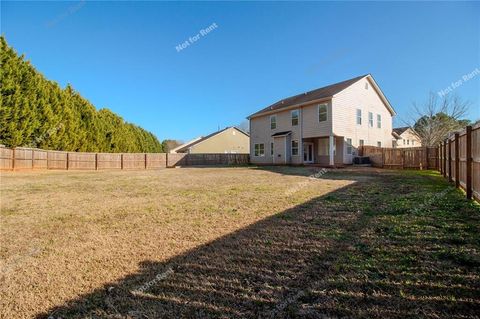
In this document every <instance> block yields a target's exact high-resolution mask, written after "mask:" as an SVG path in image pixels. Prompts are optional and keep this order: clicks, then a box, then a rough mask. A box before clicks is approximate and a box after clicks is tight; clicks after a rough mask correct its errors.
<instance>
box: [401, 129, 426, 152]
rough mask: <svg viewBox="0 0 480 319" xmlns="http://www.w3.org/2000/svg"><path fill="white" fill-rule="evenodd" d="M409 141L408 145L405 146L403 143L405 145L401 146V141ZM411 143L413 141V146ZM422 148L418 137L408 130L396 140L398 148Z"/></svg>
mask: <svg viewBox="0 0 480 319" xmlns="http://www.w3.org/2000/svg"><path fill="white" fill-rule="evenodd" d="M404 140H405V141H406V140H409V141H410V143H409V144H407V143H406V142H405V145H404V144H403V141H404ZM412 141H415V144H412ZM420 146H422V142H421V141H420V139H419V138H418V136H417V135H416V134H415V133H413V132H412V131H411V130H410V129H408V130H406V131H405V132H403V133H402V134H401V135H400V139H398V140H397V147H398V148H405V147H420Z"/></svg>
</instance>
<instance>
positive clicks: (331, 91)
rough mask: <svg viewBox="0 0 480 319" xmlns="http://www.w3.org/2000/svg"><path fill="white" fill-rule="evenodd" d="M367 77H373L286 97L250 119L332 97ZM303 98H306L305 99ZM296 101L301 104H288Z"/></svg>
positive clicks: (349, 80)
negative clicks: (276, 110) (313, 96)
mask: <svg viewBox="0 0 480 319" xmlns="http://www.w3.org/2000/svg"><path fill="white" fill-rule="evenodd" d="M366 76H371V75H370V73H368V74H365V75H360V76H357V77H354V78H350V79H348V80H344V81H340V82H336V83H332V84H329V85H326V86H323V87H320V88H317V89H313V90H310V91H305V92H303V93H299V94H296V95H292V96H289V97H286V98H284V99H281V100H278V101H277V102H275V103H273V104H271V105H269V106H267V107H266V108H263V109H262V110H260V111H258V112H255V113H253V114H251V115H250V116H249V117H251V116H254V115H259V114H262V113H265V112H268V111H273V110H275V109H281V108H284V107H288V106H292V105H295V104H301V103H306V102H309V101H313V100H316V99H320V98H328V97H332V96H333V95H335V94H336V93H338V92H340V91H342V90H343V89H345V88H346V87H348V86H350V85H352V84H353V83H355V82H357V81H358V80H360V79H363V78H364V77H366ZM337 87H338V89H337ZM322 92H323V94H322ZM315 94H319V96H317V97H315V98H309V96H312V95H315ZM303 97H305V98H303ZM302 98H303V99H302ZM295 100H300V101H299V102H300V103H290V104H289V103H288V102H289V101H295Z"/></svg>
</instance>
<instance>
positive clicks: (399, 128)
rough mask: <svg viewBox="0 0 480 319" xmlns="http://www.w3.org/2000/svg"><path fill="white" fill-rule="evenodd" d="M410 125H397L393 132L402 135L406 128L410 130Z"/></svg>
mask: <svg viewBox="0 0 480 319" xmlns="http://www.w3.org/2000/svg"><path fill="white" fill-rule="evenodd" d="M409 128H410V127H409V126H404V127H396V128H394V129H393V132H394V133H395V134H398V135H402V134H403V133H404V132H405V131H406V130H408V129H409Z"/></svg>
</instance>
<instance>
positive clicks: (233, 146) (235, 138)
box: [189, 127, 250, 154]
mask: <svg viewBox="0 0 480 319" xmlns="http://www.w3.org/2000/svg"><path fill="white" fill-rule="evenodd" d="M249 140H250V139H249V137H248V136H247V135H245V134H244V133H242V132H240V131H239V130H237V129H236V128H233V127H231V128H229V129H227V130H225V131H223V132H221V133H219V134H216V135H214V136H212V137H210V138H208V139H206V140H204V141H202V142H200V143H198V144H195V145H193V146H192V147H190V150H189V152H190V153H192V154H195V153H197V154H198V153H201V154H209V153H210V154H212V153H238V154H248V152H249Z"/></svg>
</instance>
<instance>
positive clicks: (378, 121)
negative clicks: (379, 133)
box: [377, 114, 382, 128]
mask: <svg viewBox="0 0 480 319" xmlns="http://www.w3.org/2000/svg"><path fill="white" fill-rule="evenodd" d="M377 128H382V116H381V115H380V114H377Z"/></svg>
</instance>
